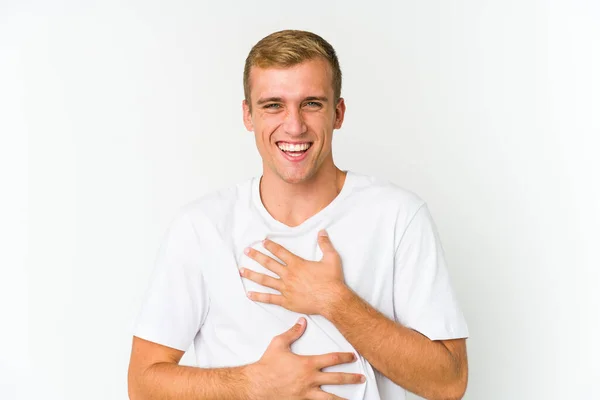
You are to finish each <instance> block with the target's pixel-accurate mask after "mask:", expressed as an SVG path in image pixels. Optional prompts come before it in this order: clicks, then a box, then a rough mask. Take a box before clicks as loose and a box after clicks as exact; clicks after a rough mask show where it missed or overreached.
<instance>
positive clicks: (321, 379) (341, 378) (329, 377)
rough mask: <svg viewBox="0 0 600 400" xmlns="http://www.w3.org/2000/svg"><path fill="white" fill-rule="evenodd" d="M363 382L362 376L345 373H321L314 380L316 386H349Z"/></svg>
mask: <svg viewBox="0 0 600 400" xmlns="http://www.w3.org/2000/svg"><path fill="white" fill-rule="evenodd" d="M364 381H365V377H364V375H361V374H350V373H345V372H321V373H319V374H318V375H317V377H316V378H315V383H316V384H317V385H351V384H358V383H363V382H364Z"/></svg>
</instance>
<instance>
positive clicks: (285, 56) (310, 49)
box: [244, 30, 342, 106]
mask: <svg viewBox="0 0 600 400" xmlns="http://www.w3.org/2000/svg"><path fill="white" fill-rule="evenodd" d="M319 57H321V58H324V59H325V60H326V61H327V62H328V63H329V65H330V66H331V72H332V85H333V95H334V103H337V101H338V100H339V98H340V96H341V93H342V71H341V70H340V63H339V61H338V58H337V55H336V53H335V50H334V49H333V47H332V46H331V45H330V44H329V43H328V42H327V41H326V40H325V39H323V38H322V37H321V36H319V35H317V34H314V33H312V32H306V31H298V30H284V31H279V32H275V33H272V34H270V35H268V36H266V37H264V38H263V39H261V40H260V41H259V42H258V43H256V44H255V45H254V47H252V49H251V50H250V53H249V54H248V57H246V63H245V65H244V97H245V99H246V102H247V103H248V106H251V103H250V69H251V68H252V67H259V68H269V67H283V68H286V67H292V66H294V65H296V64H300V63H302V62H304V61H308V60H312V59H315V58H319Z"/></svg>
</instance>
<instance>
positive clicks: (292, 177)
mask: <svg viewBox="0 0 600 400" xmlns="http://www.w3.org/2000/svg"><path fill="white" fill-rule="evenodd" d="M311 172H312V171H306V170H305V171H296V172H293V173H290V172H287V171H282V173H280V174H278V175H279V177H280V178H281V179H282V180H283V181H285V182H286V183H290V184H294V183H302V182H305V181H307V180H309V179H310V178H312V176H313V175H314V174H312V173H311Z"/></svg>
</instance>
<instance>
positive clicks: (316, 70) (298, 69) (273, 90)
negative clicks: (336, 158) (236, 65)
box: [243, 59, 346, 183]
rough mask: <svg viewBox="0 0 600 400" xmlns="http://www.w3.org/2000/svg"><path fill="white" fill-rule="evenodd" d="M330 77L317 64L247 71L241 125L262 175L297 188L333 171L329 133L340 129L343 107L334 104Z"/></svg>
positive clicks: (324, 66) (326, 68) (325, 66)
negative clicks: (257, 155)
mask: <svg viewBox="0 0 600 400" xmlns="http://www.w3.org/2000/svg"><path fill="white" fill-rule="evenodd" d="M331 75H332V74H331V67H330V66H329V64H328V63H327V61H325V60H323V59H314V60H309V61H305V62H303V63H301V64H298V65H295V66H292V67H289V68H266V69H263V68H257V67H253V68H252V69H251V71H250V85H251V86H250V97H251V99H250V101H251V102H252V107H250V105H249V104H247V103H246V101H244V102H243V111H244V125H245V126H246V129H248V130H249V131H253V132H254V136H255V139H256V146H257V148H258V152H259V153H260V156H261V157H262V160H263V174H265V175H266V174H274V175H275V176H276V177H277V178H279V179H282V180H283V181H285V182H288V183H299V182H307V181H309V180H311V179H314V178H315V176H316V175H317V174H319V173H320V172H321V173H322V171H323V169H324V168H332V169H334V168H335V166H334V165H333V156H332V153H331V142H332V138H333V130H334V129H339V128H340V127H341V126H342V122H343V120H344V112H345V110H346V107H345V105H344V100H343V99H340V100H339V101H338V102H337V103H336V104H334V95H333V86H332V77H331ZM250 109H251V110H252V111H250Z"/></svg>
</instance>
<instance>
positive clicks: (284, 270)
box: [240, 231, 346, 315]
mask: <svg viewBox="0 0 600 400" xmlns="http://www.w3.org/2000/svg"><path fill="white" fill-rule="evenodd" d="M318 243H319V247H320V248H321V250H322V251H323V258H322V259H321V261H318V262H317V261H308V260H305V259H303V258H301V257H298V256H297V255H295V254H293V253H291V252H290V251H288V250H286V249H285V248H284V247H282V246H280V245H279V244H277V243H275V242H272V241H271V240H268V239H265V240H264V241H263V245H264V247H265V249H267V250H269V251H270V252H271V253H273V254H274V255H275V256H276V257H278V258H279V259H281V260H282V261H283V262H284V263H285V265H282V264H281V263H279V262H278V261H276V260H274V259H273V258H271V257H269V256H267V255H265V254H263V253H262V252H260V251H258V250H255V249H252V248H248V249H247V252H246V254H247V255H248V257H250V258H252V259H253V260H255V261H256V262H258V263H259V264H261V265H262V266H263V267H265V268H267V269H268V270H270V271H272V272H274V273H275V274H277V275H278V276H279V278H273V277H271V276H269V275H265V274H261V273H258V272H255V271H252V270H250V269H247V268H240V275H241V276H242V277H244V278H247V279H250V280H251V281H254V282H256V283H258V284H260V285H263V286H267V287H270V288H272V289H275V290H277V291H279V292H280V293H281V295H277V294H270V293H256V292H248V297H249V298H250V299H251V300H254V301H258V302H261V303H270V304H276V305H279V306H281V307H284V308H286V309H288V310H290V311H294V312H297V313H300V314H306V315H311V314H320V315H326V310H328V309H329V308H330V307H331V305H332V304H333V303H334V302H335V301H337V300H339V298H340V294H341V293H342V289H343V288H345V287H346V286H345V283H344V274H343V271H342V261H341V259H340V256H339V254H338V253H337V251H336V250H335V249H334V247H333V245H332V244H331V241H330V240H329V236H327V234H326V232H325V231H321V232H319V238H318Z"/></svg>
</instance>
